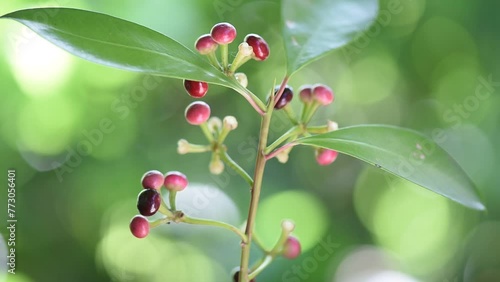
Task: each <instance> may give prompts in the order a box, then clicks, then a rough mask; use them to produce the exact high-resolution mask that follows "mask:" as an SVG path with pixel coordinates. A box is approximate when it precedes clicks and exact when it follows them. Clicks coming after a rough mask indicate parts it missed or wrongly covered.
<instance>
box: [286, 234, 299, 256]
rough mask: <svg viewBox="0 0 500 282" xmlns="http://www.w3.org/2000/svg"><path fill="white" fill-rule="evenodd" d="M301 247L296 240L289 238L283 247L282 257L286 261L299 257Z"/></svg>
mask: <svg viewBox="0 0 500 282" xmlns="http://www.w3.org/2000/svg"><path fill="white" fill-rule="evenodd" d="M300 252H301V247H300V242H299V240H298V239H297V238H295V237H293V236H289V237H288V238H287V239H286V242H285V244H284V245H283V257H285V258H287V259H294V258H296V257H298V256H299V255H300Z"/></svg>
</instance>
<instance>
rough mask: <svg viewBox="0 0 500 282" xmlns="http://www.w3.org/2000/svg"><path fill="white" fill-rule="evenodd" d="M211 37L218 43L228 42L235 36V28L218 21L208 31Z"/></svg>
mask: <svg viewBox="0 0 500 282" xmlns="http://www.w3.org/2000/svg"><path fill="white" fill-rule="evenodd" d="M210 35H211V36H212V39H213V40H214V41H215V42H217V43H219V44H224V45H226V44H229V43H231V42H233V41H234V39H235V38H236V28H234V26H233V25H232V24H230V23H218V24H216V25H214V27H212V30H211V31H210Z"/></svg>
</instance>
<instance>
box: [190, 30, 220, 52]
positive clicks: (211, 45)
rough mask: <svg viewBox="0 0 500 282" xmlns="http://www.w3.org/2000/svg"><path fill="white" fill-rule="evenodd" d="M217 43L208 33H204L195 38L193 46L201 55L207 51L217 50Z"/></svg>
mask: <svg viewBox="0 0 500 282" xmlns="http://www.w3.org/2000/svg"><path fill="white" fill-rule="evenodd" d="M218 46H219V45H218V44H217V42H215V41H214V40H213V38H212V36H211V35H210V34H204V35H202V36H200V37H198V39H197V40H196V43H195V44H194V47H195V48H196V50H198V52H199V53H200V54H202V55H207V54H209V53H212V52H214V51H215V50H217V47H218Z"/></svg>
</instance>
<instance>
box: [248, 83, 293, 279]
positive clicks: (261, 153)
mask: <svg viewBox="0 0 500 282" xmlns="http://www.w3.org/2000/svg"><path fill="white" fill-rule="evenodd" d="M287 81H288V78H287V77H285V78H284V79H283V83H282V84H281V87H280V89H279V90H278V92H277V93H276V95H271V97H270V99H269V102H268V105H267V109H266V112H265V114H264V115H263V117H262V122H261V125H260V132H259V146H258V148H257V159H256V161H255V172H254V178H253V180H254V181H253V186H252V188H251V199H250V207H249V210H248V218H247V226H246V229H245V235H246V237H247V242H246V243H244V242H242V244H241V246H242V247H241V248H242V250H241V263H240V277H239V281H241V282H249V271H248V265H249V262H250V247H251V244H252V232H253V229H254V226H255V218H256V216H257V208H258V205H259V198H260V191H261V188H262V179H263V177H264V169H265V167H266V161H267V160H266V153H265V150H266V147H267V138H268V135H269V127H270V125H271V118H272V115H273V109H274V105H275V101H276V100H275V98H277V97H279V96H281V94H282V93H283V91H284V89H285V86H286V82H287Z"/></svg>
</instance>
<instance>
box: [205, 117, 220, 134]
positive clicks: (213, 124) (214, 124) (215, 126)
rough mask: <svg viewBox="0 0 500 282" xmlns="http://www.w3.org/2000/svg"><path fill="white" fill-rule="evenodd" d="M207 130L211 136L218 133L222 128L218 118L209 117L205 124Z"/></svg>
mask: <svg viewBox="0 0 500 282" xmlns="http://www.w3.org/2000/svg"><path fill="white" fill-rule="evenodd" d="M207 126H208V130H210V132H211V133H212V134H215V133H216V132H219V131H220V130H221V128H222V121H221V120H220V118H218V117H211V118H210V119H209V120H208V122H207Z"/></svg>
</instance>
